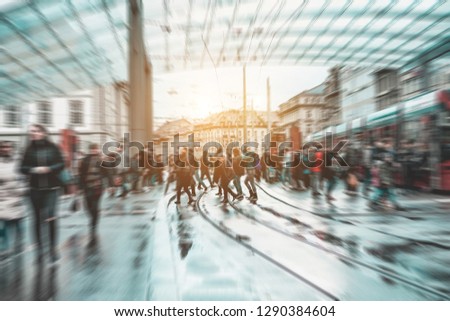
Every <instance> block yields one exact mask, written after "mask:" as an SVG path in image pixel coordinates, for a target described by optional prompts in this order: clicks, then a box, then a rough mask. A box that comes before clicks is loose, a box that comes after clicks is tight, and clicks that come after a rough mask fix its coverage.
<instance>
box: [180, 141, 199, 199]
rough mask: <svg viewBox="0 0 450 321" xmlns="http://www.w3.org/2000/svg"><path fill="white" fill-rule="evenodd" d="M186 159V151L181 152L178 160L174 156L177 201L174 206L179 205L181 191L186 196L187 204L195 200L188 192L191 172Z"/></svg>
mask: <svg viewBox="0 0 450 321" xmlns="http://www.w3.org/2000/svg"><path fill="white" fill-rule="evenodd" d="M188 157H189V156H188V151H187V150H186V149H183V150H182V151H181V153H180V155H179V158H178V155H175V169H176V176H177V187H176V188H177V200H176V201H175V204H180V203H181V190H182V189H183V190H184V192H185V193H186V194H187V195H188V198H189V201H188V204H191V203H193V202H195V199H194V198H193V197H192V194H191V192H190V191H189V187H190V185H191V180H192V171H191V167H190V166H189V160H188Z"/></svg>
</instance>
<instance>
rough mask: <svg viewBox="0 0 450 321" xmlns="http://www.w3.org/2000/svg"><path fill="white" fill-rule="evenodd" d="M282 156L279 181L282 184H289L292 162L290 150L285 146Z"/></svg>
mask: <svg viewBox="0 0 450 321" xmlns="http://www.w3.org/2000/svg"><path fill="white" fill-rule="evenodd" d="M280 156H282V157H283V158H282V163H281V164H282V170H281V183H282V184H283V185H287V186H290V185H291V168H290V164H291V163H292V151H291V150H290V149H289V148H285V149H284V151H283V154H282V155H280Z"/></svg>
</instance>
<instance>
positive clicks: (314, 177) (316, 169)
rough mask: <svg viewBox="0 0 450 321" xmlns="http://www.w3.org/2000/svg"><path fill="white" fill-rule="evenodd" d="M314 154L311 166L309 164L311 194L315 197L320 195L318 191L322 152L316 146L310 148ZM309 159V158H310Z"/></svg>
mask: <svg viewBox="0 0 450 321" xmlns="http://www.w3.org/2000/svg"><path fill="white" fill-rule="evenodd" d="M311 150H312V153H313V155H314V158H312V159H314V161H313V166H311V188H312V196H313V197H317V196H320V195H322V194H321V193H320V192H319V184H320V175H321V172H322V163H323V152H322V151H321V150H319V149H318V148H316V147H313V148H311ZM310 159H311V158H310Z"/></svg>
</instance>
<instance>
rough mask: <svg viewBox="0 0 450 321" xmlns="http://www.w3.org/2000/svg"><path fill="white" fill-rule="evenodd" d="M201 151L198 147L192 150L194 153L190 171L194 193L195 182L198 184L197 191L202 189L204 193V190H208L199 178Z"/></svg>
mask: <svg viewBox="0 0 450 321" xmlns="http://www.w3.org/2000/svg"><path fill="white" fill-rule="evenodd" d="M202 156H203V154H202V151H201V149H200V147H195V149H194V153H193V159H192V163H191V166H192V170H193V172H194V178H195V180H194V192H195V182H197V184H198V189H202V188H203V190H204V191H205V192H206V190H207V189H208V187H207V186H206V184H205V183H204V182H203V179H202V178H201V175H200V167H201V163H202Z"/></svg>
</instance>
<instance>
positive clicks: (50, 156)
mask: <svg viewBox="0 0 450 321" xmlns="http://www.w3.org/2000/svg"><path fill="white" fill-rule="evenodd" d="M40 166H45V167H49V168H50V172H49V173H46V174H37V173H30V170H31V169H32V168H34V167H40ZM63 169H64V160H63V157H62V154H61V151H60V150H59V148H58V147H57V146H56V145H55V144H53V143H52V142H50V141H49V140H47V139H42V140H37V141H32V142H31V144H30V145H28V147H27V148H26V150H25V153H24V156H23V159H22V162H21V164H20V172H21V173H22V174H25V175H28V179H29V184H30V187H31V188H33V189H53V188H57V187H59V186H61V185H62V182H61V181H60V180H59V178H58V175H59V173H60V172H61V171H62V170H63Z"/></svg>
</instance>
